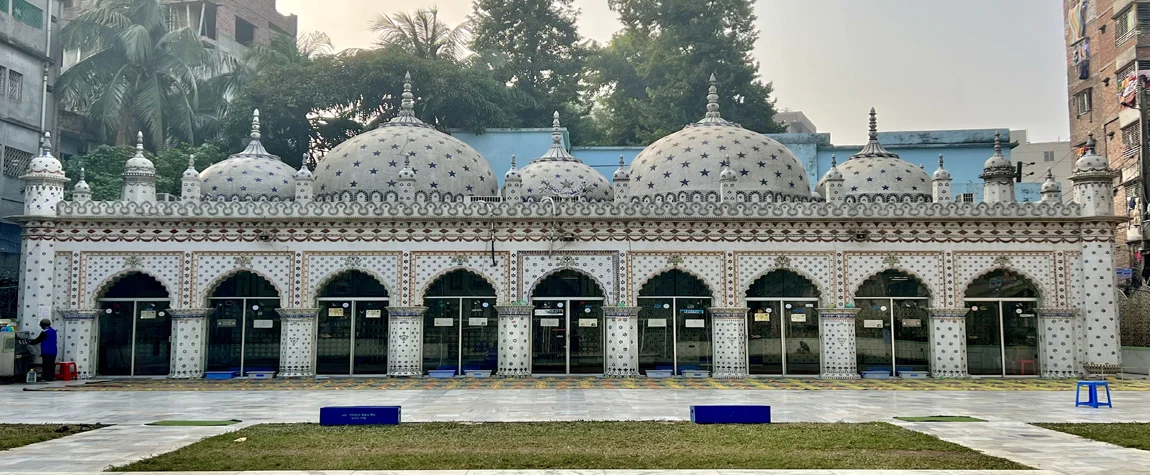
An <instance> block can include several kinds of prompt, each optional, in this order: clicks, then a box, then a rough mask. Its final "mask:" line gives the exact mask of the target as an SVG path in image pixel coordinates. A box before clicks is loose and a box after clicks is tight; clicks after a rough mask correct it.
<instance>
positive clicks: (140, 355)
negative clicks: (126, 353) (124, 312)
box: [132, 301, 172, 376]
mask: <svg viewBox="0 0 1150 475" xmlns="http://www.w3.org/2000/svg"><path fill="white" fill-rule="evenodd" d="M135 306H136V327H135V328H134V329H133V333H134V340H135V345H134V346H133V348H132V354H133V358H132V361H133V366H132V375H134V376H166V375H168V374H169V372H170V370H171V364H172V320H171V319H170V318H169V317H168V302H166V301H164V302H136V303H135Z"/></svg>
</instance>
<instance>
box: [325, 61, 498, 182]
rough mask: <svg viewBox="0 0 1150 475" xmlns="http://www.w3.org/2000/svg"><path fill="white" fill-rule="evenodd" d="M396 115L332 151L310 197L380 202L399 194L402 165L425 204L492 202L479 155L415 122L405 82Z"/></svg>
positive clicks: (490, 177)
mask: <svg viewBox="0 0 1150 475" xmlns="http://www.w3.org/2000/svg"><path fill="white" fill-rule="evenodd" d="M407 81H408V82H407V83H405V84H404V92H403V106H402V110H401V111H400V113H399V115H398V116H396V117H395V118H394V119H392V120H391V121H390V122H388V123H386V124H383V125H381V126H379V127H378V128H376V129H374V130H371V131H368V132H364V133H362V134H360V135H358V136H355V137H353V138H352V139H350V140H348V141H346V142H344V143H342V144H340V145H339V146H337V147H335V148H334V149H332V151H331V152H329V153H328V154H327V156H326V157H324V159H323V161H321V162H320V163H319V166H318V167H316V170H315V181H316V188H315V195H316V199H317V200H323V201H356V200H368V201H384V200H386V197H387V196H388V194H389V193H394V192H396V191H397V190H398V188H397V187H396V185H397V180H399V179H401V176H400V172H401V171H402V170H403V168H404V163H405V162H407V163H409V164H410V171H411V173H412V174H413V176H414V178H415V186H414V189H415V190H419V192H426V193H427V194H428V199H429V200H437V197H438V200H441V201H460V200H462V199H463V198H464V197H467V196H495V195H496V194H497V189H498V186H499V185H498V179H497V178H496V177H495V172H493V171H492V170H491V165H490V164H489V163H487V160H486V159H484V158H483V156H482V155H480V154H479V152H477V151H475V149H473V148H471V146H469V145H467V144H465V143H463V142H462V141H460V140H459V139H457V138H455V137H452V136H450V135H447V134H444V133H442V132H440V131H438V130H435V128H433V127H431V126H429V125H427V124H425V123H423V121H421V120H419V119H418V118H416V117H415V111H414V97H415V96H414V95H413V94H412V93H411V83H410V77H408V79H407Z"/></svg>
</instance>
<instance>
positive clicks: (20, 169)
mask: <svg viewBox="0 0 1150 475" xmlns="http://www.w3.org/2000/svg"><path fill="white" fill-rule="evenodd" d="M33 156H34V154H33V153H32V152H25V151H23V150H20V149H18V148H12V147H5V148H4V174H5V175H8V176H10V177H13V178H20V177H22V176H24V174H25V173H27V172H28V163H29V162H31V161H32V157H33Z"/></svg>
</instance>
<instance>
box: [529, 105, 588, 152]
mask: <svg viewBox="0 0 1150 475" xmlns="http://www.w3.org/2000/svg"><path fill="white" fill-rule="evenodd" d="M552 117H553V118H554V120H552V121H551V148H549V149H547V153H545V154H543V156H542V157H539V159H540V160H558V161H563V162H575V161H579V159H577V158H575V157H574V156H572V155H571V153H570V152H568V151H567V147H566V146H565V145H564V143H563V130H561V129H560V127H561V125H560V124H559V111H555V114H554V115H552Z"/></svg>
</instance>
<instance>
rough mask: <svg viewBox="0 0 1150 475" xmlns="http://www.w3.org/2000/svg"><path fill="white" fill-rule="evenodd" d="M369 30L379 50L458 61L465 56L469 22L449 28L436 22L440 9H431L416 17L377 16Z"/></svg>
mask: <svg viewBox="0 0 1150 475" xmlns="http://www.w3.org/2000/svg"><path fill="white" fill-rule="evenodd" d="M371 29H372V31H374V32H376V33H378V34H379V41H377V42H376V44H377V45H378V46H379V47H381V48H388V47H394V48H399V49H401V50H403V51H406V52H408V53H410V54H411V55H413V56H415V57H417V58H420V59H448V60H452V61H459V60H462V59H463V57H464V55H465V54H466V53H467V41H468V38H469V37H470V35H471V22H463V23H462V24H460V25H457V26H456V27H454V28H452V27H449V26H447V24H446V23H444V22H442V21H440V20H439V9H438V8H435V7H432V8H420V9H418V10H416V11H415V14H411V13H407V12H400V13H395V14H393V15H379V17H378V18H376V19H375V21H374V22H372V24H371Z"/></svg>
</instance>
